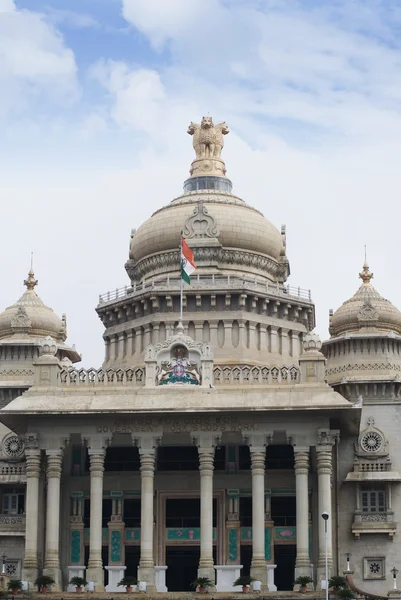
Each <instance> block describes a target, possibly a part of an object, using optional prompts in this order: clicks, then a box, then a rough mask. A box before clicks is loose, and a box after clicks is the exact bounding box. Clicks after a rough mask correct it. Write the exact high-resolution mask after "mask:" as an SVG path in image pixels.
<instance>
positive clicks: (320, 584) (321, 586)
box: [316, 564, 332, 590]
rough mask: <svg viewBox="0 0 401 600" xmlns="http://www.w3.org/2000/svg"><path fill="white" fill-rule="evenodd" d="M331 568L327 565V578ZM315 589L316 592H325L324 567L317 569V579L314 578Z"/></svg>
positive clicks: (329, 575)
mask: <svg viewBox="0 0 401 600" xmlns="http://www.w3.org/2000/svg"><path fill="white" fill-rule="evenodd" d="M331 571H332V567H331V565H330V564H329V567H328V578H329V579H330V577H331ZM316 582H317V583H316V589H317V590H325V589H326V588H325V582H326V567H325V566H323V567H319V566H318V567H317V577H316Z"/></svg>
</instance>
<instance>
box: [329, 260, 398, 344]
mask: <svg viewBox="0 0 401 600" xmlns="http://www.w3.org/2000/svg"><path fill="white" fill-rule="evenodd" d="M359 276H360V278H361V279H362V285H361V286H360V288H359V289H358V290H357V292H356V293H355V294H354V295H353V296H352V298H350V299H349V300H346V301H345V302H344V304H342V305H341V306H340V308H338V309H337V310H336V311H335V312H334V313H333V315H332V316H331V318H330V326H329V332H330V336H331V337H332V338H333V337H338V336H340V335H344V334H347V333H368V332H371V333H379V332H382V331H384V332H395V333H397V334H399V335H401V312H400V311H399V310H398V308H396V307H395V306H394V305H393V304H391V302H390V301H389V300H386V298H383V297H382V296H381V295H380V294H379V292H378V291H377V290H376V289H375V288H374V287H373V285H372V284H371V282H370V281H371V279H372V278H373V273H371V272H370V271H369V266H368V265H367V263H366V262H365V264H364V265H363V270H362V273H360V274H359Z"/></svg>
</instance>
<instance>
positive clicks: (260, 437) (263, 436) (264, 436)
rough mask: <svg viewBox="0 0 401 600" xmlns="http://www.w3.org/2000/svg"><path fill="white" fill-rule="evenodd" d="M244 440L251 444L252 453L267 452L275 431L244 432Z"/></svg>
mask: <svg viewBox="0 0 401 600" xmlns="http://www.w3.org/2000/svg"><path fill="white" fill-rule="evenodd" d="M242 436H243V438H244V441H245V442H246V443H247V444H248V446H249V451H250V453H251V455H252V453H254V452H265V451H266V447H267V446H268V445H269V444H271V443H272V441H273V431H264V432H260V433H251V434H249V433H247V432H245V431H243V432H242Z"/></svg>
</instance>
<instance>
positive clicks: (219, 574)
mask: <svg viewBox="0 0 401 600" xmlns="http://www.w3.org/2000/svg"><path fill="white" fill-rule="evenodd" d="M214 568H215V570H216V580H217V581H216V592H241V591H242V587H241V586H237V587H234V586H233V583H234V581H235V580H236V579H238V577H240V575H241V569H242V565H215V567H214Z"/></svg>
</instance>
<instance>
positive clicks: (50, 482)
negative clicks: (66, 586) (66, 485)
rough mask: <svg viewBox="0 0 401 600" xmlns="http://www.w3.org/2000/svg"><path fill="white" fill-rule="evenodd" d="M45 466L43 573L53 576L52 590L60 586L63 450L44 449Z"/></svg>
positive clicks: (56, 589)
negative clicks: (45, 506) (45, 499)
mask: <svg viewBox="0 0 401 600" xmlns="http://www.w3.org/2000/svg"><path fill="white" fill-rule="evenodd" d="M46 457H47V466H46V478H47V510H46V547H45V566H44V570H43V573H44V575H49V576H50V577H53V579H54V581H55V584H54V590H55V591H58V590H59V589H60V588H61V571H60V555H59V540H60V479H61V465H62V461H63V451H62V450H61V449H58V450H46Z"/></svg>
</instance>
